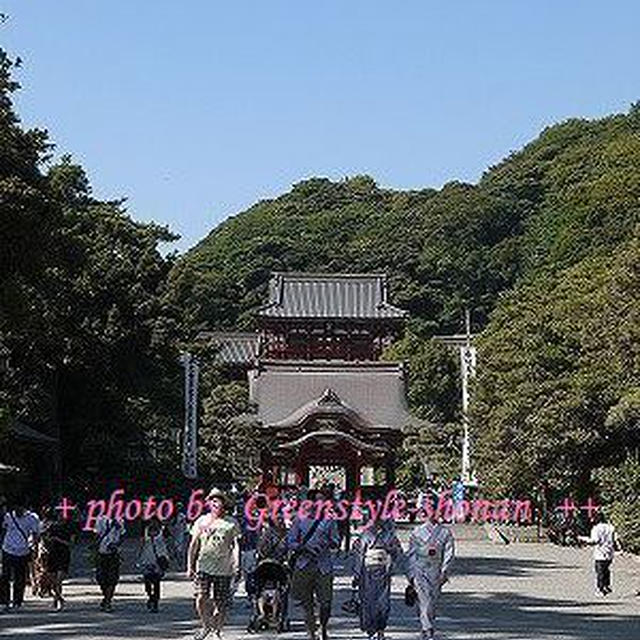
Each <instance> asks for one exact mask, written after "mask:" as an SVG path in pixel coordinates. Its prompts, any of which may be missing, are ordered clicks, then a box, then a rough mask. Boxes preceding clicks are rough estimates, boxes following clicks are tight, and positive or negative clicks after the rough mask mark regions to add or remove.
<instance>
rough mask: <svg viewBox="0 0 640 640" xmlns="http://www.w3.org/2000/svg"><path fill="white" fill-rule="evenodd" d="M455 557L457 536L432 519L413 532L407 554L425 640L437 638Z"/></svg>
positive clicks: (411, 583)
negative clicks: (442, 598) (440, 600)
mask: <svg viewBox="0 0 640 640" xmlns="http://www.w3.org/2000/svg"><path fill="white" fill-rule="evenodd" d="M453 557H454V542H453V535H452V534H451V531H450V530H449V529H448V528H447V527H445V526H444V525H442V524H439V523H435V522H433V521H432V519H430V518H428V519H427V520H426V521H425V522H423V523H422V524H420V525H419V526H417V527H416V528H415V529H414V530H413V532H412V533H411V537H410V538H409V551H408V553H407V558H408V565H409V566H408V570H409V584H410V588H413V589H415V592H416V595H417V596H418V606H419V608H420V626H421V627H422V638H423V640H431V639H432V638H433V637H434V634H435V623H436V605H437V603H438V598H439V596H440V590H441V588H442V585H443V584H444V583H445V582H446V581H447V580H448V577H449V570H450V568H451V563H452V562H453Z"/></svg>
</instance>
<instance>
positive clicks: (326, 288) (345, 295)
mask: <svg viewBox="0 0 640 640" xmlns="http://www.w3.org/2000/svg"><path fill="white" fill-rule="evenodd" d="M406 315H407V312H406V311H403V310H402V309H399V308H397V307H394V306H393V305H391V304H389V303H388V302H387V282H386V276H385V275H384V274H380V273H373V274H370V273H338V274H327V273H283V272H275V273H274V274H273V275H272V276H271V280H270V282H269V302H268V304H266V305H264V306H263V307H261V308H260V309H259V310H258V316H260V317H267V318H351V319H370V318H379V319H395V318H404V317H405V316H406Z"/></svg>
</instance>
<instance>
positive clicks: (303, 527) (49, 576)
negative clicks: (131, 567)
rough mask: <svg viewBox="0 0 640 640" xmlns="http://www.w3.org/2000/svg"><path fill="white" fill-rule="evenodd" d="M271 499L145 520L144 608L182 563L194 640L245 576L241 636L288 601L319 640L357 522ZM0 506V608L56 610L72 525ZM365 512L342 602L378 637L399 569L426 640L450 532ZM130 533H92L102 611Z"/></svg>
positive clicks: (214, 494)
mask: <svg viewBox="0 0 640 640" xmlns="http://www.w3.org/2000/svg"><path fill="white" fill-rule="evenodd" d="M299 493H300V495H299V496H298V497H299V498H300V499H305V500H307V501H309V502H311V503H314V504H319V505H327V504H329V505H331V504H332V500H335V499H336V494H335V492H334V490H333V488H331V487H323V488H319V489H312V490H309V491H306V490H304V489H303V490H301V491H300V492H299ZM256 494H257V498H255V496H256ZM278 497H279V493H278V490H277V489H274V488H272V487H270V486H265V485H264V483H263V485H261V486H258V487H257V488H256V491H255V492H254V498H255V499H254V500H253V502H252V503H251V504H252V507H251V509H256V510H262V511H263V512H264V513H268V517H267V518H265V519H264V520H262V521H260V525H259V526H257V527H256V526H252V525H253V524H255V520H254V519H252V517H251V516H252V514H251V512H250V511H251V509H247V507H246V505H247V502H246V499H247V496H246V495H245V496H244V497H243V498H242V499H240V500H236V499H234V498H232V497H231V496H230V495H229V494H225V493H224V492H222V491H221V490H219V489H213V490H212V491H211V492H210V493H209V494H208V496H207V504H208V507H209V508H208V510H207V511H206V512H205V513H204V514H202V515H200V516H199V517H198V518H197V519H196V520H195V521H194V522H191V523H190V522H188V521H187V517H186V515H185V512H184V510H183V509H182V508H178V509H177V511H176V513H174V514H173V517H172V519H171V521H170V522H160V521H158V520H150V521H148V522H145V523H144V527H143V528H142V531H141V533H140V540H139V548H138V550H137V553H136V567H137V568H138V570H139V572H140V576H141V578H142V581H143V583H144V590H145V593H146V596H147V609H148V610H149V612H152V613H155V612H157V611H158V610H159V605H160V601H161V584H162V579H163V578H164V576H165V574H166V572H167V571H168V570H169V568H170V567H171V568H172V569H173V570H174V571H183V570H185V568H186V573H187V575H188V576H189V578H190V579H191V580H192V581H193V584H194V606H195V610H196V612H197V616H198V618H199V621H200V628H199V630H198V631H197V632H196V635H195V638H194V640H203V639H204V638H206V637H207V636H209V635H211V636H212V637H214V638H219V637H221V635H222V631H223V628H224V625H225V621H226V617H227V612H228V610H229V607H230V605H231V603H232V601H233V595H234V593H235V591H236V589H237V586H238V584H239V583H240V581H241V580H244V584H245V591H246V595H247V598H248V601H249V606H250V609H251V613H250V616H249V620H248V625H247V629H248V631H250V632H256V633H259V632H261V631H262V630H265V629H268V628H275V629H276V630H277V631H280V632H284V631H287V630H289V628H290V616H289V612H290V600H291V601H292V602H295V603H298V604H299V605H300V606H301V608H302V615H303V618H304V624H305V628H306V631H307V635H308V638H309V639H310V640H317V639H318V638H321V640H327V638H328V633H329V621H330V618H331V614H332V605H333V586H334V570H335V559H336V555H337V554H338V553H339V552H340V549H341V548H342V547H343V545H344V544H345V536H348V535H349V534H348V533H347V532H350V531H351V525H352V524H353V523H352V522H349V524H348V526H347V527H346V528H345V527H344V525H342V526H339V524H340V523H339V521H338V520H337V519H335V518H331V517H326V513H327V512H326V511H325V512H324V515H323V517H319V516H318V515H317V514H316V516H315V517H313V516H312V517H300V516H299V515H298V516H297V517H294V518H288V517H286V516H284V515H283V514H282V513H281V512H279V511H278V510H277V509H270V508H269V506H270V503H271V502H272V501H274V500H277V499H278ZM424 499H429V498H428V497H425V498H424ZM0 508H2V509H3V512H0V518H1V522H2V534H1V535H2V573H1V575H0V612H6V611H9V610H11V609H14V610H19V609H20V608H21V607H22V605H23V601H24V593H25V587H26V586H27V584H30V585H31V588H32V591H33V594H34V595H35V596H38V597H41V598H47V597H48V598H51V602H52V606H53V607H54V608H55V609H57V610H62V609H63V608H64V605H65V599H64V596H63V580H64V578H65V577H66V576H67V575H68V573H69V567H70V562H71V547H72V545H73V543H74V537H75V535H74V534H75V531H74V527H73V523H72V522H71V521H68V520H65V519H64V518H62V517H61V512H60V511H59V510H56V509H50V508H45V509H44V510H43V511H42V512H41V514H40V515H36V513H34V512H33V511H30V510H28V509H27V508H26V506H25V504H24V502H23V501H21V500H20V499H16V500H14V501H13V504H12V505H10V506H9V508H4V507H2V505H1V504H0ZM318 513H319V512H318ZM361 518H362V519H361V521H360V522H359V523H357V524H358V529H359V530H358V531H357V532H356V533H357V535H356V537H355V541H354V542H353V544H352V545H351V544H350V543H349V540H348V539H347V541H346V546H345V548H346V550H347V551H348V552H349V553H348V556H347V557H348V559H349V563H348V566H349V567H350V570H351V573H352V597H351V599H350V600H349V601H348V602H347V603H345V604H344V605H343V609H344V610H345V611H347V612H349V613H353V614H357V615H358V617H359V623H360V629H361V630H362V632H363V633H364V634H365V636H366V637H367V638H369V640H373V639H375V640H382V638H384V634H385V630H386V627H387V624H388V621H389V616H390V612H391V580H392V576H393V575H394V573H395V574H399V575H404V576H405V577H406V588H405V594H404V600H405V603H406V604H407V605H408V606H410V607H417V609H418V612H419V625H420V633H421V637H422V638H423V639H427V638H433V637H434V633H435V626H436V609H437V603H438V600H439V597H440V592H441V589H442V586H443V585H444V584H445V583H446V582H447V580H448V578H449V575H450V571H451V567H452V564H453V560H454V553H455V551H454V540H453V535H452V533H451V529H450V528H449V527H447V526H445V525H444V524H443V523H441V522H438V521H436V519H435V518H425V519H424V520H422V521H421V522H419V523H418V524H414V525H411V526H412V527H413V528H412V531H411V533H410V536H409V540H408V544H407V546H406V548H405V547H403V545H402V544H401V542H400V540H399V537H398V534H397V531H396V526H395V523H394V522H393V520H392V519H384V518H375V517H371V514H370V513H369V514H367V510H366V508H365V509H363V510H362V515H361ZM126 534H127V532H126V530H125V524H124V522H123V521H122V520H119V519H117V518H110V517H106V516H101V517H99V518H98V519H97V520H96V522H95V527H94V530H93V532H92V534H91V538H92V539H91V543H92V549H93V554H94V565H95V577H96V582H97V584H98V585H99V588H100V590H101V593H102V599H101V601H100V609H101V610H102V611H104V612H107V613H109V612H112V611H113V607H114V605H113V601H114V596H115V595H116V590H117V585H118V583H119V580H120V568H121V562H122V544H123V541H124V539H125V536H126ZM581 542H584V543H587V544H590V545H593V546H594V557H595V562H596V575H597V588H598V590H599V592H600V593H602V594H604V595H606V594H608V593H609V592H610V591H611V578H610V566H611V561H612V559H613V555H614V550H615V548H616V540H615V530H614V528H613V526H612V525H610V524H606V523H604V522H600V523H598V524H596V525H595V526H594V527H593V530H592V532H591V535H590V536H587V537H583V538H582V540H581ZM172 565H173V566H172ZM185 565H186V566H185ZM316 613H317V614H318V615H317V616H316Z"/></svg>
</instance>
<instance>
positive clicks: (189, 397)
mask: <svg viewBox="0 0 640 640" xmlns="http://www.w3.org/2000/svg"><path fill="white" fill-rule="evenodd" d="M182 364H183V366H184V437H183V439H182V473H183V475H184V477H185V478H192V479H193V478H196V477H197V476H198V374H199V366H198V359H197V358H196V357H195V356H193V355H191V354H190V353H185V354H183V356H182Z"/></svg>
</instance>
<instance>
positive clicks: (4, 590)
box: [0, 551, 29, 606]
mask: <svg viewBox="0 0 640 640" xmlns="http://www.w3.org/2000/svg"><path fill="white" fill-rule="evenodd" d="M28 562H29V557H28V556H14V555H12V554H10V553H7V552H6V551H3V552H2V575H1V576H0V604H2V605H7V604H9V585H10V584H11V581H12V580H13V600H12V602H13V604H14V605H18V606H19V605H21V604H22V601H23V600H24V585H25V583H26V581H27V564H28Z"/></svg>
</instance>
